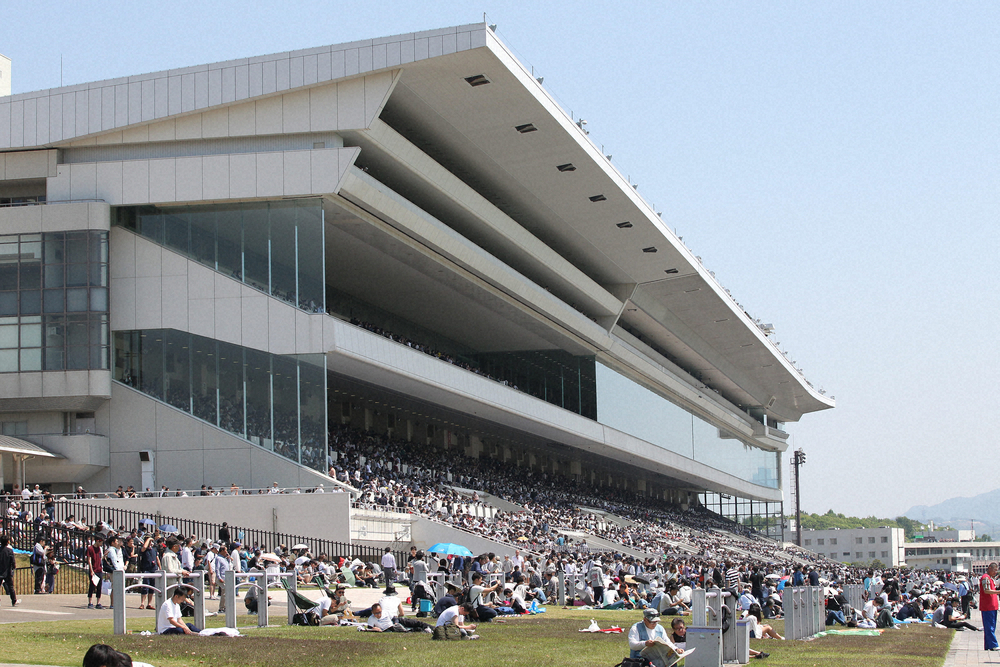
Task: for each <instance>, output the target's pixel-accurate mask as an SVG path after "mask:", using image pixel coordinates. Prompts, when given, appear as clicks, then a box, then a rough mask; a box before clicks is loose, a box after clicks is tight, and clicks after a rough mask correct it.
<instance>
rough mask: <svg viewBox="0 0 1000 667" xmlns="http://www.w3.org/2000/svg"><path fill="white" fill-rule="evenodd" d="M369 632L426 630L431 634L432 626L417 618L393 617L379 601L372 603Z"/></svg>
mask: <svg viewBox="0 0 1000 667" xmlns="http://www.w3.org/2000/svg"><path fill="white" fill-rule="evenodd" d="M367 629H368V631H369V632H411V631H413V632H426V633H427V634H431V633H432V632H433V630H431V626H429V625H427V624H426V623H424V622H423V621H418V620H417V619H415V618H405V617H402V616H399V617H396V618H393V617H392V616H390V615H389V614H388V613H386V612H384V611H383V610H382V605H380V604H379V603H378V602H376V603H375V604H373V605H372V613H371V616H369V617H368V628H367Z"/></svg>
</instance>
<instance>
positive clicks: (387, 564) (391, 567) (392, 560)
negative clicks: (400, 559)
mask: <svg viewBox="0 0 1000 667" xmlns="http://www.w3.org/2000/svg"><path fill="white" fill-rule="evenodd" d="M382 570H383V571H384V572H385V583H386V585H388V584H391V583H393V582H394V581H396V557H395V556H393V555H392V549H390V548H389V547H386V548H385V553H384V554H382Z"/></svg>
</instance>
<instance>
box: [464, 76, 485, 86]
mask: <svg viewBox="0 0 1000 667" xmlns="http://www.w3.org/2000/svg"><path fill="white" fill-rule="evenodd" d="M465 82H466V83H468V84H469V85H470V86H472V87H473V88H475V87H476V86H485V85H486V84H488V83H490V80H489V79H487V78H486V75H485V74H476V75H475V76H467V77H465Z"/></svg>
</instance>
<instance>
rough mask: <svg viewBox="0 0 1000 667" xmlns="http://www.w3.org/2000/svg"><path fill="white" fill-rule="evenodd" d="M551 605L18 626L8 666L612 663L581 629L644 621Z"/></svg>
mask: <svg viewBox="0 0 1000 667" xmlns="http://www.w3.org/2000/svg"><path fill="white" fill-rule="evenodd" d="M279 609H280V610H281V611H283V609H281V608H279ZM548 609H549V612H548V613H545V614H539V615H537V616H532V617H523V618H515V619H508V622H507V623H506V624H505V625H486V626H484V627H483V629H482V633H481V634H482V639H480V640H479V641H473V642H435V641H431V638H430V635H427V634H423V633H409V634H392V633H390V634H387V635H381V634H375V633H362V632H357V631H356V630H355V629H354V628H334V627H309V628H301V627H287V626H285V627H280V628H277V627H275V628H267V629H265V630H258V629H256V628H255V627H248V628H245V630H246V634H247V636H246V637H241V638H235V639H227V638H221V637H219V638H216V637H184V636H169V637H160V636H142V635H140V634H130V635H125V636H122V637H116V636H114V635H113V634H112V626H111V621H59V622H41V623H16V624H6V625H2V626H0V645H2V646H3V647H4V650H3V653H2V655H0V661H6V662H24V663H29V664H31V663H34V664H49V665H79V664H80V662H81V660H82V659H83V654H84V652H85V651H86V650H87V648H88V647H89V646H90V645H91V644H95V643H104V644H110V645H111V646H113V647H115V648H116V649H118V650H121V651H125V652H127V653H129V654H130V655H131V656H132V657H133V659H135V660H142V661H145V662H149V663H151V664H153V665H155V666H156V667H173V666H178V667H180V666H184V667H188V666H190V665H233V666H237V665H239V666H244V665H260V666H264V665H276V666H281V667H287V666H289V665H294V666H295V667H312V666H316V667H320V666H322V667H329V665H331V664H333V665H351V664H357V665H372V664H375V665H401V666H404V667H405V666H412V667H436V666H438V665H442V666H447V665H456V666H459V665H460V666H462V667H467V666H468V665H476V666H477V667H491V666H493V665H511V666H515V665H524V666H530V667H537V666H539V665H560V667H562V666H564V665H581V666H582V665H586V666H587V667H594V666H602V665H604V666H607V667H611V666H612V665H616V664H618V662H620V661H621V659H622V657H624V656H626V655H627V654H628V649H627V642H626V639H625V635H624V634H622V635H605V634H587V633H581V632H578V630H580V629H582V628H585V627H587V626H588V625H589V623H590V619H591V618H596V619H597V621H598V623H599V624H600V625H601V627H604V628H606V627H609V626H610V625H612V624H617V625H619V626H621V627H623V628H625V629H626V631H627V630H628V627H629V625H631V624H632V623H634V622H636V620H638V615H637V614H636V612H609V611H605V612H589V611H568V610H562V609H559V608H556V607H553V606H551V605H550V606H549V607H548ZM273 613H274V612H272V614H273ZM279 613H280V612H279ZM275 616H277V615H276V614H275ZM281 618H283V616H282V617H281ZM272 620H276V619H274V618H273V619H272ZM255 622H256V617H241V618H240V621H239V623H240V625H241V626H242V625H244V624H246V625H250V624H252V623H255ZM222 623H223V619H221V618H219V617H215V618H212V619H210V623H209V625H210V626H219V625H221V624H222ZM782 625H783V623H782V622H781V621H778V622H777V623H776V629H777V630H778V632H782V631H783V627H782ZM129 629H130V630H131V631H133V633H138V632H140V631H142V630H152V629H153V621H152V619H142V620H133V621H130V623H129ZM241 630H242V628H241ZM951 636H952V631H951V630H936V629H933V628H929V627H911V628H906V629H905V630H892V631H887V632H885V633H884V634H883V635H882V636H881V637H823V638H821V639H817V640H814V641H810V642H802V641H787V642H780V641H776V640H752V641H751V646H752V647H753V648H756V649H760V650H765V651H767V652H769V653H770V654H771V657H769V658H768V659H767V660H765V661H761V662H760V664H762V665H788V666H791V665H795V666H801V665H805V666H811V665H815V666H816V667H826V666H840V665H843V666H844V667H847V666H857V665H864V667H895V666H897V665H899V666H902V665H907V666H916V667H940V665H942V664H943V663H944V657H945V654H946V652H947V650H948V645H949V644H950V641H951ZM754 664H756V663H754Z"/></svg>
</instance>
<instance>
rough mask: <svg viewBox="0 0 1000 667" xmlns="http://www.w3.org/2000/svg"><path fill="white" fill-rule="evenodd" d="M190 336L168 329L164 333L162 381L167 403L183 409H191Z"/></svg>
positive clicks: (188, 410)
mask: <svg viewBox="0 0 1000 667" xmlns="http://www.w3.org/2000/svg"><path fill="white" fill-rule="evenodd" d="M189 338H190V336H189V335H188V334H186V333H183V332H180V331H175V330H173V329H168V330H167V331H166V332H165V335H164V342H165V343H166V348H165V349H164V356H163V364H164V366H163V367H164V371H165V372H164V383H165V392H166V397H167V403H169V404H170V405H172V406H174V407H175V408H179V409H181V410H184V411H185V412H190V411H191V375H190V366H189V363H188V362H189V359H188V351H189V350H188V347H189V346H188V342H189Z"/></svg>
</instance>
